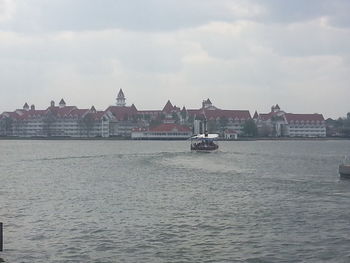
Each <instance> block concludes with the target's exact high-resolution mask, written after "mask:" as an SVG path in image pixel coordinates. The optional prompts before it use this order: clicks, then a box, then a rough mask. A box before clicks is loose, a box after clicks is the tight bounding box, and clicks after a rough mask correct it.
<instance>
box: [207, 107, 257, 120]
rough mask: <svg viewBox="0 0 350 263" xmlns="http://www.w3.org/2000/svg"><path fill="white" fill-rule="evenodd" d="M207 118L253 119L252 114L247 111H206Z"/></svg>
mask: <svg viewBox="0 0 350 263" xmlns="http://www.w3.org/2000/svg"><path fill="white" fill-rule="evenodd" d="M204 113H205V116H206V117H207V119H216V118H227V119H229V118H231V119H240V120H248V119H251V116H250V113H249V111H247V110H219V109H215V110H204Z"/></svg>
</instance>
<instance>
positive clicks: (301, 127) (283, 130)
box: [253, 104, 326, 137]
mask: <svg viewBox="0 0 350 263" xmlns="http://www.w3.org/2000/svg"><path fill="white" fill-rule="evenodd" d="M253 119H254V121H255V122H256V124H257V128H258V132H259V135H260V136H271V137H283V136H285V137H326V122H325V120H324V118H323V115H322V114H317V113H314V114H294V113H286V112H284V111H282V110H281V109H280V107H279V105H278V104H276V105H275V106H272V107H271V112H269V113H260V114H258V113H257V112H255V113H254V116H253Z"/></svg>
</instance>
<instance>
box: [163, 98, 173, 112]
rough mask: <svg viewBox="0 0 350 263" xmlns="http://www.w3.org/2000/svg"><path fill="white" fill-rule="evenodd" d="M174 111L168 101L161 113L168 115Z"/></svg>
mask: <svg viewBox="0 0 350 263" xmlns="http://www.w3.org/2000/svg"><path fill="white" fill-rule="evenodd" d="M173 110H174V106H173V105H172V104H171V102H170V100H168V102H167V103H166V104H165V106H164V108H163V110H162V111H163V112H166V113H170V112H172V111H173Z"/></svg>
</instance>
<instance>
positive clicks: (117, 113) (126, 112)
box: [106, 106, 137, 121]
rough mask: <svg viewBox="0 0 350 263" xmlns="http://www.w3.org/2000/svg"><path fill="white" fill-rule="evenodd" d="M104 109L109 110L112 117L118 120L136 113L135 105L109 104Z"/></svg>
mask: <svg viewBox="0 0 350 263" xmlns="http://www.w3.org/2000/svg"><path fill="white" fill-rule="evenodd" d="M106 111H110V112H111V113H112V114H113V115H114V117H115V118H116V119H117V120H120V121H121V120H124V119H125V118H129V117H132V116H134V115H136V114H137V109H136V107H135V106H134V107H132V106H131V107H129V106H109V107H108V108H107V110H106Z"/></svg>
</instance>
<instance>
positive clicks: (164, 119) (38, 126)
mask: <svg viewBox="0 0 350 263" xmlns="http://www.w3.org/2000/svg"><path fill="white" fill-rule="evenodd" d="M248 120H251V115H250V113H249V111H248V110H223V109H219V108H217V107H215V106H214V105H213V104H212V102H211V101H210V99H207V100H204V101H203V102H202V106H201V107H200V108H198V109H186V107H185V106H184V107H182V109H180V108H179V107H177V106H176V105H173V104H172V103H171V102H170V100H169V101H167V103H166V104H165V106H164V107H163V109H161V110H138V109H137V108H136V106H135V105H134V104H132V105H131V106H127V105H126V98H125V95H124V92H123V90H122V89H120V90H119V92H118V95H117V98H116V105H114V106H109V107H108V108H107V109H106V110H104V111H97V110H96V109H95V107H94V106H92V107H91V108H90V109H79V108H77V107H76V106H67V105H66V102H65V101H64V100H63V99H62V100H61V101H60V103H59V105H58V106H55V103H54V101H51V103H50V106H49V107H48V108H47V109H44V110H37V109H35V106H34V105H32V106H31V107H29V105H28V103H25V104H24V106H23V108H22V109H18V110H15V111H13V112H4V113H2V114H0V136H17V137H50V136H55V137H76V138H79V137H111V136H119V137H128V138H130V137H131V134H132V131H134V132H135V131H139V132H141V131H142V132H145V131H148V132H153V133H157V132H158V133H159V131H155V130H154V129H155V127H161V128H162V127H163V128H164V129H165V128H166V126H159V125H162V124H169V125H170V126H171V125H175V126H177V127H179V126H178V125H181V126H183V127H187V128H188V129H190V130H191V131H192V133H194V134H198V133H204V132H205V130H207V131H208V132H209V133H219V134H220V135H221V137H222V138H227V139H229V138H236V136H240V135H242V134H243V133H244V131H243V129H244V125H245V123H246V121H248ZM253 120H254V121H255V123H256V125H257V128H258V131H259V134H260V135H261V136H273V137H280V136H290V137H325V136H326V124H325V121H324V118H323V116H322V114H292V113H286V112H284V111H282V110H281V109H280V107H279V106H278V105H275V106H272V108H271V112H269V113H260V114H258V113H257V112H255V114H254V116H253ZM165 132H166V133H171V132H168V131H166V130H165ZM174 133H175V132H174ZM148 134H151V133H148ZM163 135H164V134H163ZM163 135H162V136H163ZM175 136H180V135H179V134H177V135H175ZM186 136H187V135H186Z"/></svg>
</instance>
